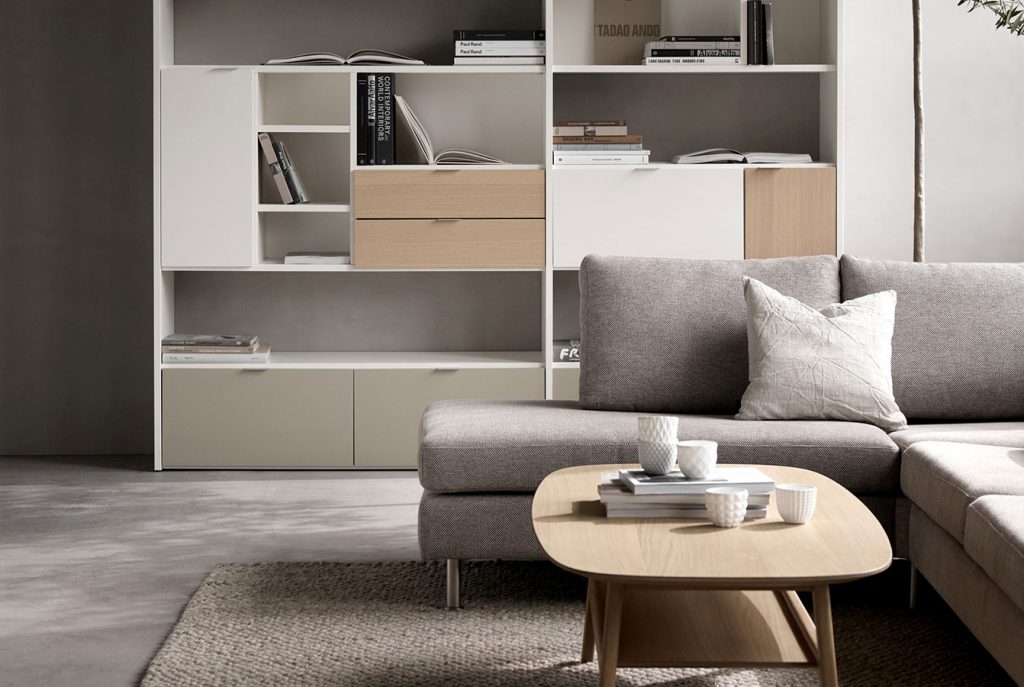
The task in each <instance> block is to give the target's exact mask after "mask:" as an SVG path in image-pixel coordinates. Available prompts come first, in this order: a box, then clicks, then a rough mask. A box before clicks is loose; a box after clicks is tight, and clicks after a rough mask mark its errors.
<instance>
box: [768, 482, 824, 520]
mask: <svg viewBox="0 0 1024 687" xmlns="http://www.w3.org/2000/svg"><path fill="white" fill-rule="evenodd" d="M775 500H776V502H777V505H778V508H779V515H781V516H782V519H783V520H784V521H786V522H788V523H792V524H794V525H800V524H803V523H805V522H807V521H808V520H810V519H811V516H812V515H814V509H815V508H816V507H817V505H818V488H817V487H815V486H812V485H810V484H776V485H775Z"/></svg>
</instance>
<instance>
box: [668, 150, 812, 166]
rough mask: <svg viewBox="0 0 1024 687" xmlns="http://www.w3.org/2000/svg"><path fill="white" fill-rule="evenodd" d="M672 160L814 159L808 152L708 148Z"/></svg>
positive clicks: (753, 162)
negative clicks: (744, 151) (758, 151)
mask: <svg viewBox="0 0 1024 687" xmlns="http://www.w3.org/2000/svg"><path fill="white" fill-rule="evenodd" d="M672 162H673V163H674V164H677V165H703V164H709V163H716V162H717V163H721V162H725V163H730V162H731V163H741V164H742V163H746V164H749V165H772V164H775V165H780V164H785V165H796V164H809V163H811V162H814V159H813V158H812V157H811V156H810V155H808V154H807V153H741V152H740V151H738V150H731V149H729V148H708V149H707V150H698V151H696V152H694V153H685V154H683V155H676V156H675V157H674V158H672Z"/></svg>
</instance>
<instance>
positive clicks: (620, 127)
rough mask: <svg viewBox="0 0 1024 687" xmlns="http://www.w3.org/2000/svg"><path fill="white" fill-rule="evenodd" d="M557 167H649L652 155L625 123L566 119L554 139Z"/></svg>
mask: <svg viewBox="0 0 1024 687" xmlns="http://www.w3.org/2000/svg"><path fill="white" fill-rule="evenodd" d="M552 144H553V146H552V147H553V148H554V158H555V164H556V165H646V164H647V163H648V162H650V159H651V151H649V150H647V149H645V148H644V139H643V136H639V135H635V134H630V133H629V127H628V125H627V124H626V122H625V120H622V119H611V120H595V119H585V120H581V119H563V120H560V121H557V122H555V127H554V137H553V138H552Z"/></svg>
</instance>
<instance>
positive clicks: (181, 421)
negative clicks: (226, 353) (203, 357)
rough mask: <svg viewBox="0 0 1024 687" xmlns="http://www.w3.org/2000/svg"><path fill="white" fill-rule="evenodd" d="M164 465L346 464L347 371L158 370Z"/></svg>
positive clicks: (349, 375) (348, 438)
mask: <svg viewBox="0 0 1024 687" xmlns="http://www.w3.org/2000/svg"><path fill="white" fill-rule="evenodd" d="M162 427H163V464H164V466H165V467H169V468H333V467H347V466H351V465H352V371H351V370H252V371H244V370H164V372H163V426H162Z"/></svg>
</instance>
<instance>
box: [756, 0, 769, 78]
mask: <svg viewBox="0 0 1024 687" xmlns="http://www.w3.org/2000/svg"><path fill="white" fill-rule="evenodd" d="M757 4H758V10H759V14H760V15H761V16H760V17H759V19H760V20H761V21H760V22H759V23H758V29H759V33H758V35H757V49H758V53H757V59H758V64H768V41H767V40H766V37H767V33H766V30H765V23H764V22H765V9H764V5H765V4H764V0H757Z"/></svg>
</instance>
